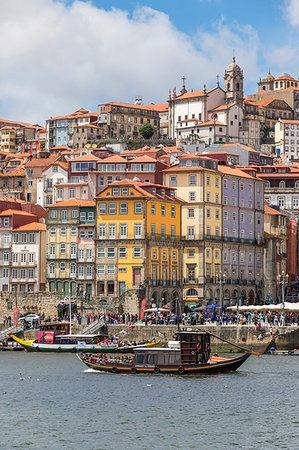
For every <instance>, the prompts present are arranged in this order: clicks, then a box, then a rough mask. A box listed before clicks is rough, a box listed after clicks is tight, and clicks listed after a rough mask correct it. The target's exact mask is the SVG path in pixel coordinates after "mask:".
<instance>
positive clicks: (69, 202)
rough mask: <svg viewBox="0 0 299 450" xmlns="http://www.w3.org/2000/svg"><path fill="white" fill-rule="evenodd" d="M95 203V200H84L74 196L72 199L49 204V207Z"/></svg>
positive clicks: (91, 204)
mask: <svg viewBox="0 0 299 450" xmlns="http://www.w3.org/2000/svg"><path fill="white" fill-rule="evenodd" d="M94 205H95V203H94V201H93V200H84V199H82V198H73V199H71V200H66V201H65V202H57V203H53V205H48V208H53V207H55V208H57V207H61V206H65V207H68V206H94Z"/></svg>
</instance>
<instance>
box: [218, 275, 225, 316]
mask: <svg viewBox="0 0 299 450" xmlns="http://www.w3.org/2000/svg"><path fill="white" fill-rule="evenodd" d="M225 277H226V274H225V272H224V273H223V277H222V272H221V270H220V271H219V275H218V279H219V284H220V307H221V322H222V318H223V304H224V298H223V283H225Z"/></svg>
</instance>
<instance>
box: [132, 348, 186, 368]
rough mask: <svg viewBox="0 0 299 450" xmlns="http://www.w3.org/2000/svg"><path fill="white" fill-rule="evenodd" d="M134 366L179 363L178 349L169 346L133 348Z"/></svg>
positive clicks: (179, 354)
mask: <svg viewBox="0 0 299 450" xmlns="http://www.w3.org/2000/svg"><path fill="white" fill-rule="evenodd" d="M134 353H135V367H144V366H146V367H154V366H158V367H159V366H173V365H180V364H181V352H180V350H173V349H169V348H153V349H150V350H148V349H135V350H134Z"/></svg>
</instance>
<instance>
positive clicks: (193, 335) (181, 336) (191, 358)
mask: <svg viewBox="0 0 299 450" xmlns="http://www.w3.org/2000/svg"><path fill="white" fill-rule="evenodd" d="M177 338H178V341H179V346H178V348H152V349H135V350H134V353H135V367H136V368H138V367H145V366H146V367H148V368H150V367H161V366H162V367H163V366H178V365H179V366H182V367H184V366H187V365H190V364H201V363H206V362H207V361H208V360H209V359H210V335H209V334H206V333H204V332H200V331H199V332H197V331H196V332H189V331H179V332H178V333H177Z"/></svg>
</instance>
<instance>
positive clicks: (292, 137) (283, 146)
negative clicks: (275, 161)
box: [275, 120, 299, 161]
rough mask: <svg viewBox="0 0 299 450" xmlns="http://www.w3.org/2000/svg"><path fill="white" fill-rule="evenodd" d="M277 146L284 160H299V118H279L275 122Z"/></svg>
mask: <svg viewBox="0 0 299 450" xmlns="http://www.w3.org/2000/svg"><path fill="white" fill-rule="evenodd" d="M275 147H276V153H277V155H278V156H280V157H281V158H282V160H283V161H291V160H299V120H279V121H278V122H277V123H276V124H275Z"/></svg>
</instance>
